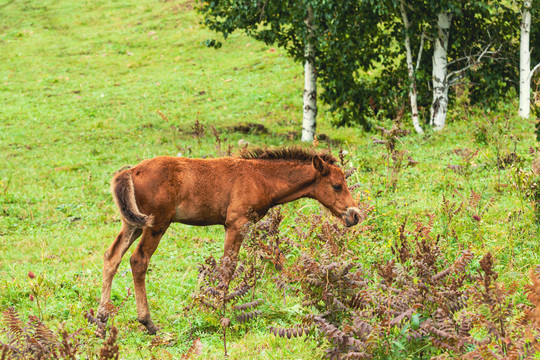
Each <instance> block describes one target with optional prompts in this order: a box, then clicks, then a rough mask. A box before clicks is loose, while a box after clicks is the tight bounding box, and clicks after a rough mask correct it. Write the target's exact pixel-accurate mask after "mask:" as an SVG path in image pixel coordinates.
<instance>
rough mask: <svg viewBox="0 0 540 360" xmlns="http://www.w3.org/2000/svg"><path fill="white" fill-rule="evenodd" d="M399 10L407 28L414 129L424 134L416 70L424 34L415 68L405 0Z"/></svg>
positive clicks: (407, 58)
mask: <svg viewBox="0 0 540 360" xmlns="http://www.w3.org/2000/svg"><path fill="white" fill-rule="evenodd" d="M399 10H400V12H401V17H402V19H403V26H404V27H405V35H404V45H405V52H406V60H407V72H408V75H409V101H410V104H411V119H412V123H413V126H414V129H415V130H416V132H417V133H418V134H423V133H424V130H422V127H421V126H420V120H419V116H418V102H417V100H416V99H417V93H416V78H415V70H417V69H418V67H419V66H420V62H421V60H422V50H423V47H424V32H422V36H421V41H420V50H419V51H418V58H417V62H416V63H417V66H416V68H415V66H414V63H413V61H414V60H413V55H412V50H411V38H410V34H409V32H410V30H411V24H410V22H409V17H408V15H407V9H406V6H405V0H400V1H399Z"/></svg>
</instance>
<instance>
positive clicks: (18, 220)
mask: <svg viewBox="0 0 540 360" xmlns="http://www.w3.org/2000/svg"><path fill="white" fill-rule="evenodd" d="M192 7H193V3H192V2H183V1H182V2H166V1H160V2H155V1H145V0H143V1H138V2H134V1H131V0H129V1H128V0H124V1H113V2H111V1H80V2H74V1H68V0H63V1H49V0H45V1H41V2H39V3H36V2H30V1H24V2H22V1H21V2H18V1H16V2H10V3H8V2H7V1H3V2H2V3H0V14H1V16H0V64H1V65H0V104H1V105H0V164H1V166H0V206H1V209H0V311H3V310H5V309H6V308H7V307H10V306H13V307H15V308H16V309H17V310H18V311H19V312H20V313H21V314H22V315H23V316H24V317H26V316H27V315H29V314H34V315H37V313H38V310H37V307H36V302H35V301H34V302H31V301H30V300H29V295H30V293H31V282H30V280H29V279H28V277H27V274H28V272H29V271H33V272H34V273H35V274H36V275H38V278H42V279H43V280H42V281H43V283H42V285H41V286H40V289H41V291H42V293H41V295H40V299H41V301H42V304H41V306H42V312H43V316H44V320H45V322H46V323H47V324H49V325H50V326H51V327H53V328H57V327H59V326H60V325H61V324H64V325H63V326H65V328H66V329H67V330H69V331H75V330H76V329H78V328H84V329H85V332H84V333H83V336H84V337H85V338H84V339H85V342H86V344H87V349H86V350H85V351H88V352H91V351H92V349H94V348H95V347H96V346H98V344H99V342H100V340H97V339H95V337H94V336H93V335H92V330H91V328H90V327H88V326H87V325H86V320H85V318H84V317H83V312H84V311H85V310H88V309H90V308H94V309H95V308H96V307H97V305H98V300H97V299H98V298H99V295H100V288H101V266H102V256H103V252H104V251H105V249H106V248H107V247H108V245H109V244H110V243H111V242H112V240H113V239H114V237H115V236H116V234H117V232H118V230H119V217H118V215H117V213H116V211H115V209H114V206H113V202H112V200H111V197H110V194H109V190H108V189H109V181H110V178H111V176H112V174H113V173H114V171H116V170H117V169H118V168H120V167H121V166H122V165H125V164H135V163H137V162H138V161H140V160H142V159H145V158H149V157H153V156H157V155H176V154H177V153H178V152H182V153H184V154H187V155H189V156H192V157H198V156H208V155H211V156H215V155H216V153H217V151H216V148H215V142H214V140H213V136H212V132H211V130H210V126H215V127H216V128H217V129H218V130H219V131H220V132H221V134H222V136H223V137H224V138H226V139H224V142H223V147H226V146H228V145H231V146H233V147H234V148H235V149H238V140H240V139H245V140H247V141H249V142H250V144H252V145H289V144H293V143H295V142H291V141H290V140H288V139H287V137H286V135H285V134H286V133H287V132H290V131H299V130H300V129H301V108H302V97H301V95H302V92H301V91H302V87H303V79H302V66H301V65H299V64H295V63H293V62H292V61H291V60H290V59H288V58H287V57H286V56H285V54H284V52H283V51H281V50H279V49H278V50H277V51H275V52H274V51H270V48H269V47H268V46H264V45H263V44H260V43H257V42H255V41H254V40H252V39H249V38H247V37H245V36H243V35H241V34H234V35H232V36H231V37H230V38H229V39H228V40H227V41H226V42H224V46H223V48H221V49H220V50H214V49H209V48H206V47H205V46H204V45H202V42H203V41H204V40H205V39H207V38H210V37H215V34H212V33H210V32H209V31H208V30H206V29H204V28H202V27H201V25H200V24H199V21H200V18H199V17H198V15H197V14H196V13H195V12H194V11H193V9H192ZM512 101H514V99H511V98H510V99H504V100H502V101H501V102H506V103H510V104H511V105H507V106H506V108H504V107H503V108H501V109H500V110H498V113H497V114H498V115H500V117H501V119H502V118H504V116H510V115H508V114H511V113H513V112H515V110H514V108H515V107H516V106H515V104H514V103H512ZM158 110H160V111H161V112H162V113H163V114H165V115H166V117H167V118H168V121H165V120H163V119H162V118H161V117H160V116H159V114H158V112H157V111H158ZM460 111H461V110H460ZM463 111H464V110H463ZM469 111H470V110H469ZM319 114H320V117H319V131H320V132H324V133H327V134H328V135H330V137H331V138H333V139H338V140H341V141H342V142H343V143H342V144H343V147H344V148H345V149H347V150H348V151H349V159H350V161H351V163H352V165H354V166H356V167H357V168H358V172H357V173H356V174H355V175H354V176H353V177H352V178H351V179H350V182H351V184H352V183H360V187H359V188H358V189H357V190H355V193H356V194H357V195H358V196H359V198H360V197H361V198H362V199H363V200H364V201H366V202H369V203H370V204H372V205H373V206H374V209H375V210H374V212H373V213H372V215H371V216H370V217H369V218H368V220H367V222H366V224H364V225H366V226H369V227H370V229H368V230H366V231H365V234H364V235H363V236H362V237H361V238H356V239H351V241H353V242H355V244H356V246H357V249H358V256H359V257H360V259H361V260H362V261H363V262H365V263H366V264H372V263H375V262H376V261H379V260H380V259H390V258H391V257H392V254H391V252H390V249H389V244H390V243H391V242H392V241H393V240H394V239H395V238H396V230H397V228H398V226H399V224H401V223H402V222H403V220H404V218H405V217H407V216H408V217H409V222H412V221H414V220H425V219H427V217H426V216H425V215H426V214H428V213H433V214H435V215H436V216H437V218H436V221H435V229H434V231H435V232H437V233H443V232H444V229H445V228H444V221H443V220H442V219H443V215H442V210H441V203H442V197H443V194H444V196H445V197H446V198H449V199H450V200H452V201H458V200H462V199H465V198H468V197H469V195H470V191H471V190H474V191H476V192H478V193H480V194H481V195H482V199H483V201H484V202H487V201H488V200H489V199H491V198H493V202H492V203H493V205H492V206H490V207H489V208H488V210H487V212H486V213H485V215H484V216H483V217H482V220H481V221H480V222H479V223H478V222H475V221H474V220H473V219H472V215H473V214H472V213H467V212H464V214H463V215H461V216H460V217H459V218H457V219H455V220H454V228H455V231H456V234H457V239H454V240H452V238H451V237H444V238H443V239H442V244H441V246H442V247H443V249H444V250H445V256H447V257H448V259H450V260H453V259H454V258H455V257H456V256H457V254H458V253H459V250H460V249H463V248H467V247H469V248H471V249H472V250H473V251H474V252H475V253H476V254H477V255H482V254H484V253H485V252H487V251H492V252H493V253H494V255H495V257H496V259H497V269H498V271H499V272H500V273H501V280H502V281H504V282H507V283H510V282H512V281H517V282H518V283H519V284H521V285H523V284H524V283H526V278H525V274H526V272H527V270H528V269H529V268H530V267H532V266H534V264H537V263H539V259H538V256H539V248H538V245H539V244H538V225H537V223H536V222H535V219H534V215H533V206H532V205H531V203H530V201H527V200H521V199H522V196H520V194H519V193H518V192H515V191H513V190H512V187H511V184H510V183H511V175H510V174H511V171H510V170H501V173H500V176H501V182H502V183H504V184H506V185H508V186H507V187H504V188H503V189H502V192H498V191H496V184H497V181H498V176H499V174H498V172H497V170H496V166H495V164H496V153H495V150H494V145H493V141H491V142H490V143H489V144H480V143H478V142H475V136H474V130H475V129H477V128H478V124H482V123H484V122H485V120H483V119H484V117H483V114H482V112H481V111H479V112H478V113H475V112H474V111H472V112H470V113H468V114H465V115H464V114H463V113H461V112H459V111H458V110H455V111H454V112H453V113H452V114H451V119H450V120H451V122H450V124H449V125H448V127H447V128H446V129H445V130H444V131H443V132H440V133H436V134H430V135H429V136H427V137H419V136H416V135H410V136H407V137H405V138H403V139H402V140H401V141H402V143H400V144H399V147H400V148H404V149H407V150H408V151H409V155H410V156H412V157H413V158H414V159H415V160H416V161H418V162H419V164H418V165H417V166H416V167H413V168H408V169H406V170H404V171H403V172H402V173H401V174H400V179H399V182H398V186H397V189H396V190H395V191H394V190H389V189H387V188H386V186H385V184H386V181H387V178H386V174H387V166H386V165H385V160H384V159H383V158H382V156H381V155H382V154H383V153H384V151H383V149H382V148H381V147H377V146H374V145H373V144H372V139H371V138H372V136H374V137H378V134H364V133H363V132H362V131H361V130H359V129H352V128H347V129H334V128H332V127H331V126H330V125H329V124H330V119H331V118H332V115H331V114H330V113H329V112H328V111H327V109H326V108H325V107H324V106H321V110H320V112H319ZM497 114H491V115H489V116H490V117H493V116H495V115H497ZM195 121H199V122H200V123H201V124H203V125H204V126H205V128H206V134H205V135H204V136H203V138H202V139H201V140H202V141H201V143H200V144H199V143H198V141H197V139H196V138H195V137H194V136H193V135H192V133H191V132H192V130H191V127H192V126H193V124H194V123H195ZM501 121H502V120H501ZM243 122H258V123H262V124H264V125H265V126H266V127H268V128H269V129H270V133H269V134H267V135H253V134H240V133H237V132H233V131H230V130H229V128H230V127H231V126H234V125H236V124H238V123H243ZM409 127H410V126H409ZM532 134H533V124H532V123H530V122H527V121H523V120H518V119H517V118H513V117H511V126H510V129H509V130H508V131H507V132H506V133H504V134H503V135H501V136H500V137H499V140H500V142H501V148H502V149H503V150H512V151H513V150H514V147H515V148H516V152H517V154H518V155H519V156H521V157H522V158H523V159H524V165H523V167H524V168H525V169H529V168H530V164H531V162H532V155H530V154H529V153H528V148H529V146H535V145H536V144H535V141H534V138H533V136H532ZM514 144H515V145H514ZM324 146H325V144H321V147H324ZM188 147H189V150H188ZM465 147H466V148H473V149H478V150H479V154H478V156H477V157H475V158H474V160H473V161H474V164H473V166H472V167H471V171H470V174H469V175H467V176H464V175H460V174H456V173H454V172H453V171H451V170H449V169H448V168H447V165H448V164H460V161H461V160H460V158H459V156H458V155H456V154H454V153H452V150H453V149H456V148H465ZM300 209H302V211H303V212H304V213H318V212H319V211H320V206H319V205H318V204H316V203H315V202H313V201H307V200H305V201H300V202H297V203H294V204H288V205H286V206H284V210H283V211H284V213H285V215H286V219H285V221H284V224H283V226H282V231H283V232H284V233H288V232H290V230H289V229H290V227H291V226H293V225H294V224H295V223H296V220H297V211H298V210H300ZM512 219H515V220H512ZM222 246H223V230H222V228H221V227H208V228H195V227H189V226H184V225H179V224H176V225H174V226H172V227H171V229H170V230H169V231H168V233H167V234H166V236H165V237H164V238H163V240H162V241H161V244H160V247H159V249H158V251H157V253H156V255H155V256H154V257H153V258H152V263H151V271H150V273H149V275H148V278H147V286H148V295H149V302H150V309H151V311H152V315H153V318H154V320H155V321H156V322H157V323H158V324H159V326H160V327H161V328H162V335H161V336H162V337H169V338H171V339H174V341H172V342H171V343H170V346H165V345H158V346H156V347H153V346H151V342H152V340H153V339H154V337H152V336H149V335H147V334H146V333H145V332H144V331H143V330H142V329H141V327H140V326H138V324H137V321H136V310H135V302H134V299H133V297H130V298H128V300H127V301H126V303H125V305H124V306H122V308H121V310H120V313H119V315H118V316H117V317H116V318H115V319H114V325H116V326H117V327H118V328H119V330H120V336H119V344H120V346H121V353H122V356H121V357H122V358H123V359H132V358H133V359H136V358H150V357H152V356H154V357H155V358H178V357H179V356H180V355H181V354H183V353H184V352H185V351H186V350H187V349H188V348H189V346H190V345H191V341H192V338H193V337H200V338H201V339H202V342H203V349H204V350H203V354H202V355H201V358H202V359H208V358H216V359H219V358H221V357H222V344H221V334H220V332H219V331H216V329H217V327H216V323H215V321H214V320H212V318H211V316H209V315H207V314H204V313H201V312H197V311H192V312H185V310H184V308H185V307H186V306H187V305H189V304H190V294H191V293H193V292H194V291H195V290H196V288H197V263H199V262H202V261H204V259H205V258H206V257H207V256H208V255H210V254H213V255H214V256H216V257H218V256H220V254H221V251H222ZM34 282H35V280H34ZM128 287H131V288H132V287H133V285H132V279H131V275H130V272H129V261H128V257H127V256H126V258H125V259H124V261H123V262H122V264H121V266H120V269H119V273H118V275H117V276H116V278H115V281H114V283H113V301H114V302H115V303H120V302H121V301H122V299H123V298H124V297H125V296H126V288H128ZM260 291H261V296H265V297H266V296H267V297H268V301H267V303H266V305H264V309H263V310H264V312H265V313H266V314H270V315H267V316H265V317H262V318H261V319H258V320H256V321H255V322H254V323H253V324H252V325H250V326H249V327H239V328H236V329H235V330H234V331H233V332H232V333H231V334H230V338H229V352H230V354H231V358H233V359H242V358H245V353H246V352H247V353H249V354H250V358H252V359H312V358H316V357H320V356H321V354H322V351H323V350H322V349H321V347H320V346H319V345H318V344H317V342H315V341H314V340H309V341H307V342H305V341H304V340H303V339H297V340H283V339H279V338H275V337H274V336H273V335H270V334H269V333H268V332H267V331H266V328H267V327H268V326H269V325H273V324H288V323H289V322H291V321H294V320H295V319H296V318H297V316H298V315H299V314H302V313H303V312H304V310H302V309H301V308H300V307H299V306H298V304H299V303H300V300H299V299H298V298H296V297H294V296H293V297H287V298H286V299H285V300H283V299H282V298H281V297H280V296H279V295H278V294H275V292H274V293H273V292H272V291H273V290H272V287H270V285H267V287H266V288H263V289H261V290H260ZM521 294H522V292H521ZM520 296H521V298H524V296H523V295H520ZM1 337H2V335H0V340H1Z"/></svg>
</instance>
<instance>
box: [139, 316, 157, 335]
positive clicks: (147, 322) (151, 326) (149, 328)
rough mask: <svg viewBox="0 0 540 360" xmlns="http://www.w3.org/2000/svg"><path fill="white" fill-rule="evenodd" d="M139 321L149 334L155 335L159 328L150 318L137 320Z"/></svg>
mask: <svg viewBox="0 0 540 360" xmlns="http://www.w3.org/2000/svg"><path fill="white" fill-rule="evenodd" d="M139 322H140V323H141V324H142V325H143V326H144V327H145V328H146V330H147V331H148V333H149V334H150V335H156V334H157V332H158V331H159V328H158V327H157V326H156V325H155V324H154V323H153V322H152V320H150V319H148V320H139Z"/></svg>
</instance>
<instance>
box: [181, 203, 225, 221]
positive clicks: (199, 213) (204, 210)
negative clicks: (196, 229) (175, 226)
mask: <svg viewBox="0 0 540 360" xmlns="http://www.w3.org/2000/svg"><path fill="white" fill-rule="evenodd" d="M172 221H173V222H178V223H182V224H187V225H196V226H207V225H220V224H221V225H223V224H225V217H224V216H223V215H222V214H221V212H220V211H218V210H217V209H213V208H211V207H209V206H198V207H197V208H195V209H189V208H185V207H181V206H178V207H177V208H176V212H175V215H174V218H173V220H172Z"/></svg>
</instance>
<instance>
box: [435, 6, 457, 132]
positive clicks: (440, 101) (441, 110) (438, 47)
mask: <svg viewBox="0 0 540 360" xmlns="http://www.w3.org/2000/svg"><path fill="white" fill-rule="evenodd" d="M451 23H452V13H449V12H442V13H440V14H439V15H438V21H437V27H438V29H439V31H438V32H439V34H438V36H437V39H435V44H434V45H435V49H434V50H433V102H432V104H431V120H430V124H431V125H432V126H433V130H441V129H442V128H444V124H445V122H446V114H447V112H448V79H447V78H446V75H447V70H448V69H447V66H448V59H447V51H448V36H449V34H450V24H451Z"/></svg>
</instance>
